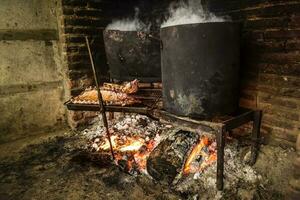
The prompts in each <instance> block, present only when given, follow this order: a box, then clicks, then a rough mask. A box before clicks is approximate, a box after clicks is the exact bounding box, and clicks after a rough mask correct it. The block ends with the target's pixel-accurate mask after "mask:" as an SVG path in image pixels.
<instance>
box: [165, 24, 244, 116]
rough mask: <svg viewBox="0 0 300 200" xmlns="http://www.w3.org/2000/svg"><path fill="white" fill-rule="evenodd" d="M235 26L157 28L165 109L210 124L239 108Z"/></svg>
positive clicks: (238, 47) (237, 39)
mask: <svg viewBox="0 0 300 200" xmlns="http://www.w3.org/2000/svg"><path fill="white" fill-rule="evenodd" d="M239 30H240V29H239V25H238V24H237V23H233V22H215V23H199V24H186V25H177V26H171V27H165V28H161V40H162V52H161V59H162V83H163V103H164V108H165V109H166V110H167V111H169V112H171V113H174V114H177V115H182V116H189V117H194V118H211V117H214V116H216V115H224V114H229V113H232V112H234V111H235V110H236V108H237V107H238V89H239V88H238V81H239V79H238V77H239V57H240V44H239V38H240V31H239Z"/></svg>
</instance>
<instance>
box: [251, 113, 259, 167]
mask: <svg viewBox="0 0 300 200" xmlns="http://www.w3.org/2000/svg"><path fill="white" fill-rule="evenodd" d="M261 118H262V112H261V111H260V110H257V111H254V113H253V128H252V137H251V140H252V146H251V159H250V161H249V165H254V164H255V162H256V158H257V155H258V151H259V143H260V124H261Z"/></svg>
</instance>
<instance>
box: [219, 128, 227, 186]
mask: <svg viewBox="0 0 300 200" xmlns="http://www.w3.org/2000/svg"><path fill="white" fill-rule="evenodd" d="M225 133H226V130H225V127H224V126H222V127H220V128H219V130H217V189H218V190H223V185H224V180H223V179H224V147H225Z"/></svg>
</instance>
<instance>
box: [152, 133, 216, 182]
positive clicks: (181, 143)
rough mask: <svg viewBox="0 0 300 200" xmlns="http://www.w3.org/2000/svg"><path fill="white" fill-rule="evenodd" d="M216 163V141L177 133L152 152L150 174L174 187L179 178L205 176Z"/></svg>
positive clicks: (197, 135) (195, 134)
mask: <svg viewBox="0 0 300 200" xmlns="http://www.w3.org/2000/svg"><path fill="white" fill-rule="evenodd" d="M216 159H217V157H216V142H214V140H212V139H210V138H209V137H208V136H205V135H202V136H200V135H199V134H197V133H193V132H188V131H183V130H180V131H178V130H175V131H174V132H173V133H172V134H170V136H168V137H167V138H166V139H165V140H163V141H162V142H161V143H160V144H159V145H158V146H157V147H156V148H155V149H154V150H153V151H152V152H151V154H150V156H149V158H148V161H147V170H148V173H149V174H150V175H151V176H152V177H153V178H154V179H156V180H159V181H163V182H167V183H168V184H171V183H174V179H175V178H177V177H179V176H177V175H189V174H195V173H202V172H203V170H204V169H206V168H207V167H208V166H210V165H211V164H212V163H214V162H215V161H216ZM175 182H176V181H175Z"/></svg>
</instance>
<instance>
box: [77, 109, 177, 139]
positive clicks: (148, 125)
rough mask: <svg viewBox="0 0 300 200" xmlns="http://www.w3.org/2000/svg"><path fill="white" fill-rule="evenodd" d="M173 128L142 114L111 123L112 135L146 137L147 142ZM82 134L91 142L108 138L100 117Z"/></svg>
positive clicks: (117, 119) (130, 115) (118, 119)
mask: <svg viewBox="0 0 300 200" xmlns="http://www.w3.org/2000/svg"><path fill="white" fill-rule="evenodd" d="M171 127H172V126H171V125H166V124H161V123H160V122H158V121H156V120H152V119H150V118H149V117H147V116H145V115H140V114H125V115H124V116H118V117H116V118H115V119H113V120H110V121H109V131H110V133H111V134H113V133H115V132H117V133H118V134H121V135H125V136H128V135H130V136H134V135H137V136H141V137H145V138H146V140H147V139H150V138H154V137H155V136H156V135H157V134H161V133H162V132H163V131H164V130H167V129H169V128H171ZM82 134H83V135H84V136H85V137H87V138H88V139H89V140H90V141H92V140H94V139H95V138H97V137H104V136H106V131H105V127H104V126H103V124H102V119H101V118H100V117H99V118H98V119H97V120H95V122H94V123H93V124H92V125H91V126H90V127H89V128H87V129H85V130H83V132H82Z"/></svg>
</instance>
